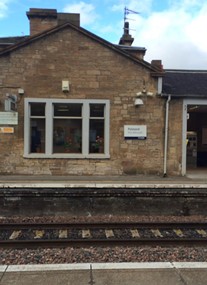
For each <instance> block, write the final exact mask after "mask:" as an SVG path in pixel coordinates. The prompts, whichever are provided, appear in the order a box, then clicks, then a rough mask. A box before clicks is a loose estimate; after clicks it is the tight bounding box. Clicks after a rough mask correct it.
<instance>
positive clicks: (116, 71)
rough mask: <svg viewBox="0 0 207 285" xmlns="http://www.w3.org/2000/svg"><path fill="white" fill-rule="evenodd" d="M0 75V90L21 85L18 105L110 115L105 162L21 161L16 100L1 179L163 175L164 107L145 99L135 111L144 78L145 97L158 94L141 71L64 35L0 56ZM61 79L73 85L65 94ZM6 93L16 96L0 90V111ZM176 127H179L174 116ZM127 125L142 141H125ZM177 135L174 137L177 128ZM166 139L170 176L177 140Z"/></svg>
mask: <svg viewBox="0 0 207 285" xmlns="http://www.w3.org/2000/svg"><path fill="white" fill-rule="evenodd" d="M0 68H1V70H2V73H1V75H0V82H1V83H2V85H4V86H16V85H18V86H21V87H22V88H23V89H24V90H25V95H24V98H26V97H28V98H70V99H71V98H75V99H84V98H87V99H109V100H110V110H111V113H110V159H88V160H87V159H29V158H27V159H26V158H24V157H23V148H24V145H23V127H24V124H23V119H24V108H23V102H24V99H22V100H21V101H20V102H19V103H18V113H19V124H18V126H16V127H15V133H14V134H8V135H6V134H0V160H1V164H0V174H3V173H6V174H28V175H29V174H30V175H31V174H34V175H38V174H53V175H57V174H60V175H61V174H62V175H118V174H124V173H125V174H136V173H154V174H162V172H163V149H164V145H163V142H164V117H165V100H164V99H161V98H160V97H159V96H153V97H152V98H150V97H146V96H145V97H144V98H143V101H144V105H142V106H139V107H138V108H136V107H135V106H134V99H135V95H136V93H137V92H138V91H140V90H142V87H143V85H142V84H143V79H144V80H145V82H146V85H147V88H149V89H150V91H154V92H155V90H156V88H157V82H156V80H155V79H154V78H153V77H151V76H150V73H149V70H148V69H146V68H144V67H143V66H142V65H137V64H135V63H134V62H133V61H131V60H129V59H127V58H125V57H123V56H122V55H120V54H118V53H116V52H114V51H112V50H110V49H108V48H107V47H104V46H102V45H101V44H99V43H97V42H95V41H93V40H91V39H89V38H88V37H86V36H84V35H82V34H80V33H77V32H76V31H74V30H72V29H69V28H66V29H64V30H61V31H59V32H58V33H55V34H53V35H49V36H47V37H45V38H43V39H41V40H38V41H36V42H33V43H32V44H30V45H28V46H25V47H24V48H21V49H18V50H16V51H14V52H13V53H12V54H11V55H10V56H5V57H1V58H0ZM63 79H68V80H69V81H70V83H71V89H70V92H69V93H67V94H66V93H65V94H64V93H63V92H62V90H61V82H62V80H63ZM6 92H11V93H12V92H14V90H12V89H9V88H7V89H0V98H1V105H0V108H1V109H2V108H3V102H4V98H5V93H6ZM175 108H176V107H175ZM175 120H177V122H178V119H177V117H175ZM178 123H179V122H178ZM127 124H130V125H133V124H135V125H147V134H148V135H147V140H145V141H140V140H124V125H127ZM171 128H174V127H171ZM177 129H178V131H179V132H178V135H177V136H179V133H180V129H179V126H177ZM171 139H172V142H171V144H170V161H169V167H170V168H172V169H171V170H172V171H173V170H174V169H176V170H177V164H176V165H173V161H174V160H175V159H177V158H178V157H179V155H180V154H177V150H176V149H175V148H176V146H177V145H178V142H176V140H177V139H178V137H176V138H173V137H172V138H171ZM173 141H175V142H176V144H175V145H173Z"/></svg>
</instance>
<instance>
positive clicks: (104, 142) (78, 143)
mask: <svg viewBox="0 0 207 285" xmlns="http://www.w3.org/2000/svg"><path fill="white" fill-rule="evenodd" d="M24 155H25V156H26V157H54V158H55V157H57V158H58V157H72V158H73V157H74V158H75V157H77V158H96V157H100V158H108V157H109V101H108V100H58V99H25V151H24Z"/></svg>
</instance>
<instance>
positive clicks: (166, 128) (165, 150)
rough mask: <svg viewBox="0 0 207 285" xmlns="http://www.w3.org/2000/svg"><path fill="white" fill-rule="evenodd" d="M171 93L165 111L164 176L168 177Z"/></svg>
mask: <svg viewBox="0 0 207 285" xmlns="http://www.w3.org/2000/svg"><path fill="white" fill-rule="evenodd" d="M170 100H171V95H168V99H167V101H166V112H165V145H164V173H163V177H167V148H168V130H169V104H170Z"/></svg>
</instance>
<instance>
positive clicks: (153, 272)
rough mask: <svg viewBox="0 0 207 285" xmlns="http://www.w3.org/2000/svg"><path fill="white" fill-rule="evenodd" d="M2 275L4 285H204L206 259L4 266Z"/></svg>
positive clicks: (206, 266) (1, 267) (206, 268)
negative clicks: (204, 260) (201, 260)
mask: <svg viewBox="0 0 207 285" xmlns="http://www.w3.org/2000/svg"><path fill="white" fill-rule="evenodd" d="M91 271H92V272H91ZM91 273H92V274H91ZM0 274H1V279H0V280H1V281H0V284H2V285H5V284H8V285H10V284H15V285H25V284H26V285H30V284H43V283H38V282H43V281H44V284H50V285H56V284H73V285H81V284H91V282H92V283H93V284H96V285H106V284H113V285H122V284H123V285H124V284H128V285H149V284H150V285H155V284H156V285H157V284H159V285H166V284H168V285H171V284H173V285H175V284H176V285H195V284H198V285H205V284H206V278H207V262H172V263H171V262H150V263H93V264H90V263H82V264H45V265H39V264H38V265H9V266H6V265H5V266H4V265H3V266H0ZM30 279H31V283H30V281H29V280H30ZM47 280H48V281H47ZM26 282H27V283H26ZM28 282H29V283H28ZM47 282H50V283H47ZM51 282H52V283H51ZM61 282H63V283H61ZM71 282H72V283H71ZM126 282H127V283H126Z"/></svg>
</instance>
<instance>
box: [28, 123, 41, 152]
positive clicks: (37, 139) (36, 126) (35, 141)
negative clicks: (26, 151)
mask: <svg viewBox="0 0 207 285" xmlns="http://www.w3.org/2000/svg"><path fill="white" fill-rule="evenodd" d="M30 123H31V124H30V127H31V129H30V142H31V144H30V152H31V153H36V152H42V153H44V152H45V119H31V121H30Z"/></svg>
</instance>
